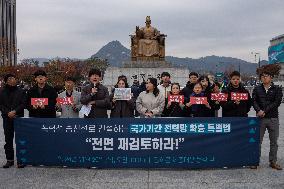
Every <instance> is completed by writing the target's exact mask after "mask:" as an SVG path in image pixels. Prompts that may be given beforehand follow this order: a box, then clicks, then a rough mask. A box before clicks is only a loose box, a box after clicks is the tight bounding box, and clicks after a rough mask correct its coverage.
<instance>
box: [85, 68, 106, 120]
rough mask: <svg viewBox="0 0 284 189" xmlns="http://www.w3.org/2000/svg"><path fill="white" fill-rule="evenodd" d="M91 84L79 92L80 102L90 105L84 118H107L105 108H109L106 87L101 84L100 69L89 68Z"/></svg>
mask: <svg viewBox="0 0 284 189" xmlns="http://www.w3.org/2000/svg"><path fill="white" fill-rule="evenodd" d="M89 80H90V82H91V84H89V85H87V86H86V87H84V88H83V90H82V93H81V103H82V104H83V105H86V106H91V107H90V108H91V111H90V112H89V114H88V115H87V116H86V115H85V117H86V118H107V117H108V114H107V110H108V108H110V99H109V92H108V89H107V88H106V87H105V86H103V85H102V84H101V83H100V81H101V71H100V70H98V69H91V70H90V72H89Z"/></svg>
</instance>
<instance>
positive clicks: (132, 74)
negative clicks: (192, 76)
mask: <svg viewBox="0 0 284 189" xmlns="http://www.w3.org/2000/svg"><path fill="white" fill-rule="evenodd" d="M164 71H166V72H169V73H170V74H171V81H172V82H178V83H179V84H180V85H181V86H184V85H185V84H186V82H187V81H188V75H189V70H188V69H183V68H118V67H109V68H107V70H106V72H105V74H104V78H103V84H104V85H105V86H107V87H112V86H114V85H115V84H116V82H117V78H118V76H120V75H125V76H126V77H127V80H128V83H129V85H130V86H131V85H132V83H133V81H134V80H135V79H136V80H138V81H139V82H140V83H141V82H142V81H143V79H144V80H147V78H149V77H155V78H157V79H158V81H160V79H161V78H160V76H161V73H162V72H164Z"/></svg>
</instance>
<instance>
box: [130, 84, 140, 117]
mask: <svg viewBox="0 0 284 189" xmlns="http://www.w3.org/2000/svg"><path fill="white" fill-rule="evenodd" d="M131 92H132V93H133V97H134V99H135V101H136V99H137V97H138V96H139V94H140V92H141V91H140V85H139V81H137V80H134V81H133V84H132V86H131ZM134 115H135V117H138V116H139V113H138V111H137V110H136V103H134Z"/></svg>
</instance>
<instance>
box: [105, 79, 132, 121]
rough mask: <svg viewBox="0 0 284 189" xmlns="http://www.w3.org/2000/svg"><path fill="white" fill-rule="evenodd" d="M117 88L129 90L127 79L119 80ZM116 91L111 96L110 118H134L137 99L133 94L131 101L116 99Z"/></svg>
mask: <svg viewBox="0 0 284 189" xmlns="http://www.w3.org/2000/svg"><path fill="white" fill-rule="evenodd" d="M115 88H120V89H121V88H124V89H125V88H129V86H128V83H127V82H126V80H125V79H119V80H118V82H117V84H116V85H115ZM114 94H115V91H114V93H112V94H111V95H110V101H111V103H112V106H111V114H110V117H120V118H122V117H134V107H135V98H134V96H133V94H132V96H131V98H130V99H129V100H119V99H116V98H115V95H114Z"/></svg>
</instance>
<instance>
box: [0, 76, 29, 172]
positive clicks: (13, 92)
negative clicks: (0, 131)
mask: <svg viewBox="0 0 284 189" xmlns="http://www.w3.org/2000/svg"><path fill="white" fill-rule="evenodd" d="M4 83H5V86H4V87H3V88H2V89H1V91H0V111H1V113H2V118H3V128H4V135H5V145H4V149H5V154H6V160H7V162H6V164H4V165H3V168H9V167H11V166H13V165H14V147H13V143H14V142H13V140H14V119H15V118H16V117H24V108H25V99H26V94H25V92H24V91H23V90H22V89H21V88H19V87H17V80H16V77H15V75H13V74H7V75H6V76H5V77H4ZM22 167H23V166H22V165H21V163H20V162H18V168H22Z"/></svg>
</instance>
